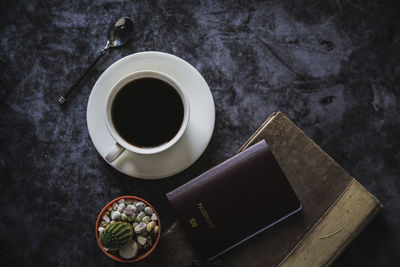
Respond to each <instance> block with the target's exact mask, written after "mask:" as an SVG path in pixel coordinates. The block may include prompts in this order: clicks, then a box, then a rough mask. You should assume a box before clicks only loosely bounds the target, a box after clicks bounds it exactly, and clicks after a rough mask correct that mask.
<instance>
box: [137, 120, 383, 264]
mask: <svg viewBox="0 0 400 267" xmlns="http://www.w3.org/2000/svg"><path fill="white" fill-rule="evenodd" d="M262 139H264V140H265V141H266V142H267V144H268V145H269V148H270V150H271V152H272V154H273V155H274V157H275V159H276V160H277V162H278V163H279V165H280V167H281V169H282V170H283V172H284V173H285V175H286V177H287V179H288V181H289V183H290V184H291V185H292V187H293V189H294V191H295V193H296V195H297V196H298V198H299V200H300V202H301V203H302V206H303V210H302V212H301V213H298V214H295V215H294V216H291V217H290V218H288V219H287V220H284V221H282V222H281V223H279V224H277V225H275V226H274V227H272V228H270V229H269V230H268V231H265V232H263V233H261V234H259V235H257V236H255V237H254V238H252V239H250V240H248V241H247V242H246V243H243V244H241V245H239V246H237V247H236V248H234V249H233V250H231V251H229V252H228V253H226V254H223V255H222V256H221V257H218V258H217V259H216V260H218V261H219V263H220V264H221V266H277V265H280V266H327V265H329V264H330V263H332V262H333V261H334V260H335V258H336V257H337V256H338V255H340V253H341V252H342V251H343V250H344V249H345V248H346V246H347V245H348V244H349V243H350V242H351V241H352V240H353V239H354V238H355V237H356V236H357V235H358V234H359V233H360V231H361V230H362V229H363V228H364V227H365V226H366V225H367V223H368V222H369V221H370V220H371V219H372V218H373V217H374V216H375V215H376V213H377V212H378V211H379V209H380V208H381V204H380V202H379V201H378V200H377V199H376V198H375V197H374V196H373V195H372V194H370V193H369V192H368V191H367V190H366V189H365V188H364V187H363V186H362V185H361V184H359V183H358V182H357V180H355V179H354V178H353V177H352V176H351V175H349V174H348V173H347V172H346V171H345V170H344V169H343V168H342V167H341V166H340V165H339V164H337V163H336V162H335V161H334V160H333V159H332V158H331V157H330V156H329V155H328V154H326V153H325V152H324V151H323V150H322V149H321V148H320V147H319V146H318V145H316V144H315V143H314V142H313V141H312V140H311V139H310V138H309V137H308V136H307V135H306V134H305V133H304V132H303V131H301V130H300V129H299V128H298V127H297V126H296V125H295V124H294V123H293V122H291V121H290V120H289V119H288V118H287V117H286V116H285V115H284V114H283V113H281V112H277V113H274V114H272V115H271V116H270V117H269V118H268V119H267V120H266V121H265V122H264V123H263V125H262V126H261V127H260V128H259V129H258V130H257V131H256V132H255V133H254V135H253V136H252V137H250V139H249V140H248V141H247V142H246V143H245V144H244V145H243V147H242V148H241V149H240V150H239V151H242V150H244V149H246V148H248V147H249V146H251V145H252V144H254V143H256V142H258V141H260V140H262ZM153 253H154V255H152V257H149V259H148V261H144V262H143V263H141V265H140V266H151V265H153V264H159V265H160V266H161V265H162V266H188V265H190V264H191V263H192V262H193V261H196V260H201V258H200V257H199V256H198V255H197V254H196V252H195V249H194V248H193V246H192V243H191V242H190V240H189V239H188V238H187V235H186V233H185V232H184V231H183V229H182V227H181V226H180V225H179V223H175V224H174V225H173V226H172V227H171V228H170V229H169V230H167V231H166V232H165V233H163V236H162V238H161V240H160V243H159V247H158V248H157V249H156V250H155V251H154V252H153Z"/></svg>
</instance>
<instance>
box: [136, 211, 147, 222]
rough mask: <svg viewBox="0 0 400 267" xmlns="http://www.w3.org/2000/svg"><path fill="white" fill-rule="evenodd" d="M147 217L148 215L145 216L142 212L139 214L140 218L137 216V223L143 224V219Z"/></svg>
mask: <svg viewBox="0 0 400 267" xmlns="http://www.w3.org/2000/svg"><path fill="white" fill-rule="evenodd" d="M145 215H146V214H145V213H144V212H143V211H141V212H140V213H139V214H138V216H136V221H137V222H141V221H142V219H143V217H144V216H145Z"/></svg>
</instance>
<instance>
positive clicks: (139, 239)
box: [137, 236, 147, 246]
mask: <svg viewBox="0 0 400 267" xmlns="http://www.w3.org/2000/svg"><path fill="white" fill-rule="evenodd" d="M146 241H147V238H146V237H143V236H138V237H137V242H138V243H139V245H140V246H144V244H146Z"/></svg>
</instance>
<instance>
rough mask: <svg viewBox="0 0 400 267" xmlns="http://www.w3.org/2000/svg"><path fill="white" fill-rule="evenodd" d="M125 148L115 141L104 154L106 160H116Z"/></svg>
mask: <svg viewBox="0 0 400 267" xmlns="http://www.w3.org/2000/svg"><path fill="white" fill-rule="evenodd" d="M124 150H125V148H123V147H122V146H121V145H120V144H118V143H115V145H114V146H113V147H112V148H111V150H110V152H108V154H107V155H106V160H107V161H108V162H109V163H111V162H113V161H114V160H116V159H117V158H118V157H119V156H120V155H121V154H122V152H124Z"/></svg>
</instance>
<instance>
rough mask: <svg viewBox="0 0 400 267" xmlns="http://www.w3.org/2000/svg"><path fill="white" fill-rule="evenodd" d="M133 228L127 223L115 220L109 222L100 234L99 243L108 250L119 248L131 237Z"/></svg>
mask: <svg viewBox="0 0 400 267" xmlns="http://www.w3.org/2000/svg"><path fill="white" fill-rule="evenodd" d="M132 236H133V228H132V226H131V225H130V224H129V223H126V222H117V223H114V224H110V225H108V226H107V228H106V229H105V230H104V231H103V232H102V233H101V235H100V242H101V244H102V245H103V246H104V247H105V248H108V249H110V250H116V249H119V248H120V247H121V246H122V245H124V244H126V243H127V242H128V241H129V240H131V239H132Z"/></svg>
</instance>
